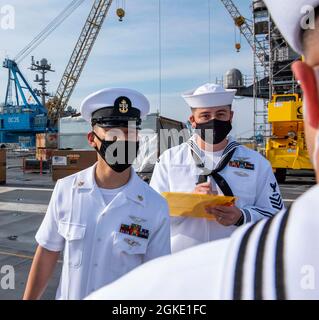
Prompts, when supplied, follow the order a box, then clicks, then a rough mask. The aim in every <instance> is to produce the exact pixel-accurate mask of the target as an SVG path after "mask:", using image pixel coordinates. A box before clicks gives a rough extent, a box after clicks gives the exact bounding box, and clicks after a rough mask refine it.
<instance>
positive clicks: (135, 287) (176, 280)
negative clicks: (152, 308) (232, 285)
mask: <svg viewBox="0 0 319 320" xmlns="http://www.w3.org/2000/svg"><path fill="white" fill-rule="evenodd" d="M228 244H229V239H223V240H218V241H213V242H210V243H205V244H203V245H199V246H195V247H192V248H190V249H187V250H183V251H180V252H178V253H176V254H172V255H168V256H165V257H161V258H158V259H155V260H152V261H150V262H148V263H146V264H144V265H142V266H140V267H138V268H136V269H134V270H133V271H131V272H130V273H128V274H126V275H125V276H123V277H122V278H120V279H119V280H117V281H115V282H113V283H112V284H110V285H108V286H105V287H103V288H101V289H99V290H98V291H96V292H94V293H92V294H91V295H90V296H88V297H87V298H86V299H87V300H174V299H180V300H182V299H184V300H187V299H188V300H196V299H202V300H207V299H219V295H220V288H221V285H222V272H223V265H224V261H225V255H226V253H227V249H228Z"/></svg>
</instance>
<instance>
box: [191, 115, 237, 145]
mask: <svg viewBox="0 0 319 320" xmlns="http://www.w3.org/2000/svg"><path fill="white" fill-rule="evenodd" d="M231 129H232V125H231V122H230V120H228V121H221V120H217V119H213V120H210V121H208V122H205V123H196V130H198V131H199V132H198V133H199V134H200V137H201V139H202V140H204V141H205V142H206V143H209V144H218V143H221V142H222V141H223V140H224V139H225V138H226V137H227V135H228V134H229V132H230V131H231Z"/></svg>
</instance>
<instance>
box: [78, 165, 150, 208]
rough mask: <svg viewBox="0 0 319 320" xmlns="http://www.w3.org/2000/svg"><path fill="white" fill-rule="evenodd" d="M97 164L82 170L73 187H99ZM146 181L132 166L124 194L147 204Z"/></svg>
mask: <svg viewBox="0 0 319 320" xmlns="http://www.w3.org/2000/svg"><path fill="white" fill-rule="evenodd" d="M96 166H97V162H96V163H95V164H94V165H93V166H91V167H89V168H87V169H85V170H83V171H80V172H79V173H78V174H77V175H76V178H75V180H74V184H73V188H77V189H78V190H88V191H94V190H96V189H97V188H99V187H98V185H97V184H96V181H95V169H96ZM144 184H145V182H143V181H142V180H141V179H140V178H139V177H138V175H137V174H136V173H135V171H134V169H133V168H131V177H130V180H129V181H128V183H127V185H126V187H125V189H124V190H123V193H124V195H125V196H126V197H127V198H129V199H130V200H132V201H134V202H136V203H139V204H140V205H142V206H144V207H145V206H146V199H145V185H144Z"/></svg>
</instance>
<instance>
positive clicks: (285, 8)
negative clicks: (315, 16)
mask: <svg viewBox="0 0 319 320" xmlns="http://www.w3.org/2000/svg"><path fill="white" fill-rule="evenodd" d="M264 1H265V4H266V6H267V8H268V10H269V12H270V14H271V16H272V18H273V20H274V22H275V24H276V25H277V27H278V29H279V30H280V32H281V34H282V35H283V37H284V38H285V39H286V40H287V42H288V43H289V45H290V46H291V47H292V48H293V49H294V50H295V51H296V52H297V53H299V54H303V49H302V41H301V35H302V31H303V27H302V23H303V22H305V21H306V20H307V18H308V14H309V10H310V9H312V8H313V9H315V8H316V7H318V6H319V0H294V1H291V0H280V1H279V0H264Z"/></svg>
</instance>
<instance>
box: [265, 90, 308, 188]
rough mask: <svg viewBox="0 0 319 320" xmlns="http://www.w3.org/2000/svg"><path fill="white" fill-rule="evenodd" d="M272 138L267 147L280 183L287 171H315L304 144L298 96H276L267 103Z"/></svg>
mask: <svg viewBox="0 0 319 320" xmlns="http://www.w3.org/2000/svg"><path fill="white" fill-rule="evenodd" d="M268 121H269V122H270V123H271V124H272V135H271V137H270V138H269V139H268V141H267V144H266V158H267V159H268V160H269V161H270V163H271V165H272V167H273V169H274V170H275V175H276V178H277V180H278V182H280V183H282V182H284V181H285V179H286V172H287V169H294V170H300V169H312V164H311V162H310V158H309V155H308V151H307V146H306V142H305V134H304V126H303V112H302V99H301V97H300V95H298V94H275V95H273V97H272V100H271V102H270V103H269V104H268Z"/></svg>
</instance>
